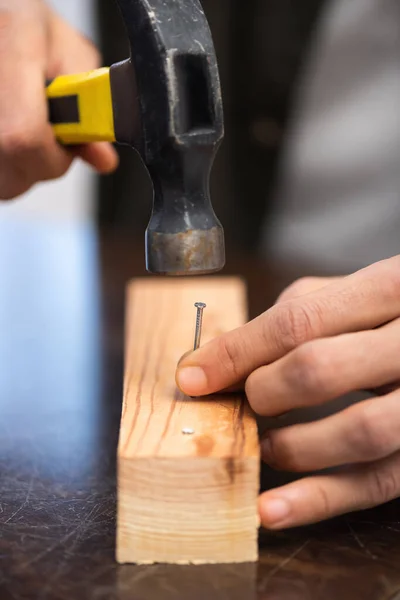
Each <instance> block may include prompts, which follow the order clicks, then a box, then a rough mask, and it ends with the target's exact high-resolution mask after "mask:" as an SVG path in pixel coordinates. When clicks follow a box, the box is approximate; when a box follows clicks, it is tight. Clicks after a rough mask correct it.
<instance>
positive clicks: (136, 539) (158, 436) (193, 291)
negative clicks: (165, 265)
mask: <svg viewBox="0 0 400 600" xmlns="http://www.w3.org/2000/svg"><path fill="white" fill-rule="evenodd" d="M196 301H201V302H205V303H206V304H207V308H206V309H205V310H204V317H203V334H202V344H203V343H205V342H206V341H207V340H209V339H211V338H213V337H215V336H216V335H218V334H221V333H222V332H225V331H228V330H230V329H233V328H235V327H237V326H239V325H241V324H243V323H244V322H245V320H246V318H247V314H246V313H247V310H246V291H245V286H244V284H243V282H242V281H240V280H239V279H236V278H223V277H218V278H215V277H213V278H190V279H153V278H148V279H147V278H145V279H141V280H136V281H134V282H132V283H131V284H130V285H129V287H128V293H127V311H126V314H127V319H126V347H125V376H124V398H123V408H122V417H121V427H120V438H119V446H118V518H117V560H118V562H120V563H125V562H135V563H153V562H166V563H224V562H246V561H253V560H256V559H257V527H258V517H257V510H256V500H257V494H258V487H259V444H258V436H257V427H256V423H255V420H254V417H253V415H252V414H251V411H250V409H249V407H248V405H247V403H246V401H245V399H244V398H243V397H242V396H240V395H215V396H212V397H211V398H202V399H192V398H189V397H187V396H184V395H183V394H182V393H181V392H180V391H178V389H177V388H176V385H175V369H176V364H177V362H178V360H179V358H180V357H181V356H182V354H184V353H185V352H186V351H188V350H190V349H191V347H192V344H193V337H194V325H195V315H196V309H195V308H194V302H196ZM184 428H190V429H193V430H194V433H193V434H192V435H188V434H184V433H183V432H182V430H183V429H184Z"/></svg>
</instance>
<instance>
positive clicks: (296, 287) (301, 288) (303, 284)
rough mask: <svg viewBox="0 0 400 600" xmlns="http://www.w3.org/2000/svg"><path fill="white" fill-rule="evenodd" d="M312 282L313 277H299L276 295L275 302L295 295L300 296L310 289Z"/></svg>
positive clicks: (284, 300)
mask: <svg viewBox="0 0 400 600" xmlns="http://www.w3.org/2000/svg"><path fill="white" fill-rule="evenodd" d="M313 282H314V277H301V278H300V279H296V281H294V282H293V283H291V284H290V285H289V286H288V287H287V288H286V289H284V290H283V292H282V293H281V294H280V295H279V296H278V298H277V302H286V301H287V300H292V299H293V298H296V297H297V296H302V295H303V294H306V293H307V292H309V291H310V289H311V288H312V285H313Z"/></svg>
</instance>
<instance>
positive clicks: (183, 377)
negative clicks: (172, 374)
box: [176, 367, 207, 396]
mask: <svg viewBox="0 0 400 600" xmlns="http://www.w3.org/2000/svg"><path fill="white" fill-rule="evenodd" d="M176 383H177V384H178V387H179V388H180V389H181V390H182V392H183V393H184V394H187V395H188V396H202V395H203V394H206V393H207V377H206V374H205V373H204V371H203V369H202V368H201V367H182V368H181V369H178V372H177V374H176Z"/></svg>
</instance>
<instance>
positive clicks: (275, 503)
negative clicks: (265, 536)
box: [260, 498, 290, 526]
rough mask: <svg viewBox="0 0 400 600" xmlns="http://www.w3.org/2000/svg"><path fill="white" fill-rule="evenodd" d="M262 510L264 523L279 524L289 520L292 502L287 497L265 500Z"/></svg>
mask: <svg viewBox="0 0 400 600" xmlns="http://www.w3.org/2000/svg"><path fill="white" fill-rule="evenodd" d="M260 512H261V521H262V523H263V525H266V526H268V525H269V526H271V525H272V526H277V525H279V524H281V523H282V522H283V521H285V520H287V518H288V516H289V514H290V504H289V502H288V501H287V500H285V498H272V499H271V500H264V502H263V503H262V505H261V508H260Z"/></svg>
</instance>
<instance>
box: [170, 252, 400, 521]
mask: <svg viewBox="0 0 400 600" xmlns="http://www.w3.org/2000/svg"><path fill="white" fill-rule="evenodd" d="M309 289H311V290H312V291H307V290H309ZM399 354H400V257H399V256H397V257H394V258H391V259H389V260H385V261H382V262H380V263H376V264H374V265H372V266H370V267H368V268H366V269H363V270H361V271H358V272H357V273H354V274H353V275H349V276H347V277H343V278H336V279H332V280H316V279H312V280H300V282H297V283H296V284H294V286H291V288H289V289H288V290H287V291H286V292H284V294H283V295H282V296H281V297H280V298H279V301H278V303H277V304H276V305H275V306H274V307H272V308H271V309H270V310H268V311H267V312H265V313H264V314H262V315H261V316H259V317H257V318H256V319H254V320H253V321H251V322H249V323H248V324H247V325H245V326H243V327H241V328H239V329H236V330H234V331H232V332H229V333H227V334H225V335H223V336H221V337H219V338H217V339H215V340H213V341H211V342H209V343H208V344H206V345H204V346H203V347H202V348H200V349H199V350H197V351H196V352H193V353H192V354H190V355H188V356H185V357H184V358H183V359H182V360H181V362H180V363H179V365H178V370H177V383H178V385H179V387H180V388H181V389H182V390H183V391H184V392H185V393H187V394H189V395H191V396H198V395H203V394H210V393H212V392H215V391H217V390H222V389H225V388H227V387H230V386H233V385H236V384H238V383H240V382H242V381H245V390H246V394H247V397H248V399H249V402H250V404H251V406H252V407H253V409H254V410H255V411H256V412H257V413H259V414H261V415H269V416H273V415H279V414H281V413H284V412H286V411H290V410H291V409H294V408H299V407H305V406H312V405H318V404H322V403H324V402H328V401H329V400H332V399H334V398H336V397H338V396H340V395H343V394H345V393H348V392H351V391H354V390H360V389H364V390H365V389H378V388H380V389H381V390H382V389H385V387H386V393H385V394H384V395H381V396H379V397H375V398H372V399H369V400H365V401H363V402H360V403H358V404H356V405H353V406H351V407H350V408H347V409H345V410H343V411H342V412H339V413H337V414H335V415H333V416H330V417H327V418H324V419H321V420H318V421H315V422H311V423H307V424H298V425H292V426H289V427H283V428H282V429H277V430H273V431H269V432H268V435H267V436H266V437H265V439H263V440H262V443H261V445H262V455H263V459H264V460H265V461H266V462H267V463H268V464H270V465H272V466H273V467H276V468H278V469H285V470H288V471H294V472H296V471H297V472H307V471H319V470H322V469H325V468H328V467H340V468H339V469H338V470H337V471H336V472H335V473H334V474H326V473H324V474H322V473H321V474H317V475H314V476H312V477H304V478H303V479H300V480H298V481H295V482H293V483H290V484H288V485H286V486H283V487H281V488H278V489H274V490H270V491H268V492H265V493H263V494H262V495H261V496H260V499H259V511H260V515H261V521H262V524H263V525H264V526H265V527H268V528H273V529H275V528H276V529H278V528H284V527H292V526H296V525H301V524H305V523H310V522H313V521H319V520H322V519H326V518H328V517H331V516H334V515H337V514H340V513H345V512H350V511H353V510H357V509H361V508H367V507H371V506H374V505H377V504H381V503H383V502H386V501H388V500H390V499H393V498H395V497H397V496H400V389H399V387H400V384H397V383H396V382H399V381H400V360H399ZM388 390H389V391H388Z"/></svg>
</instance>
